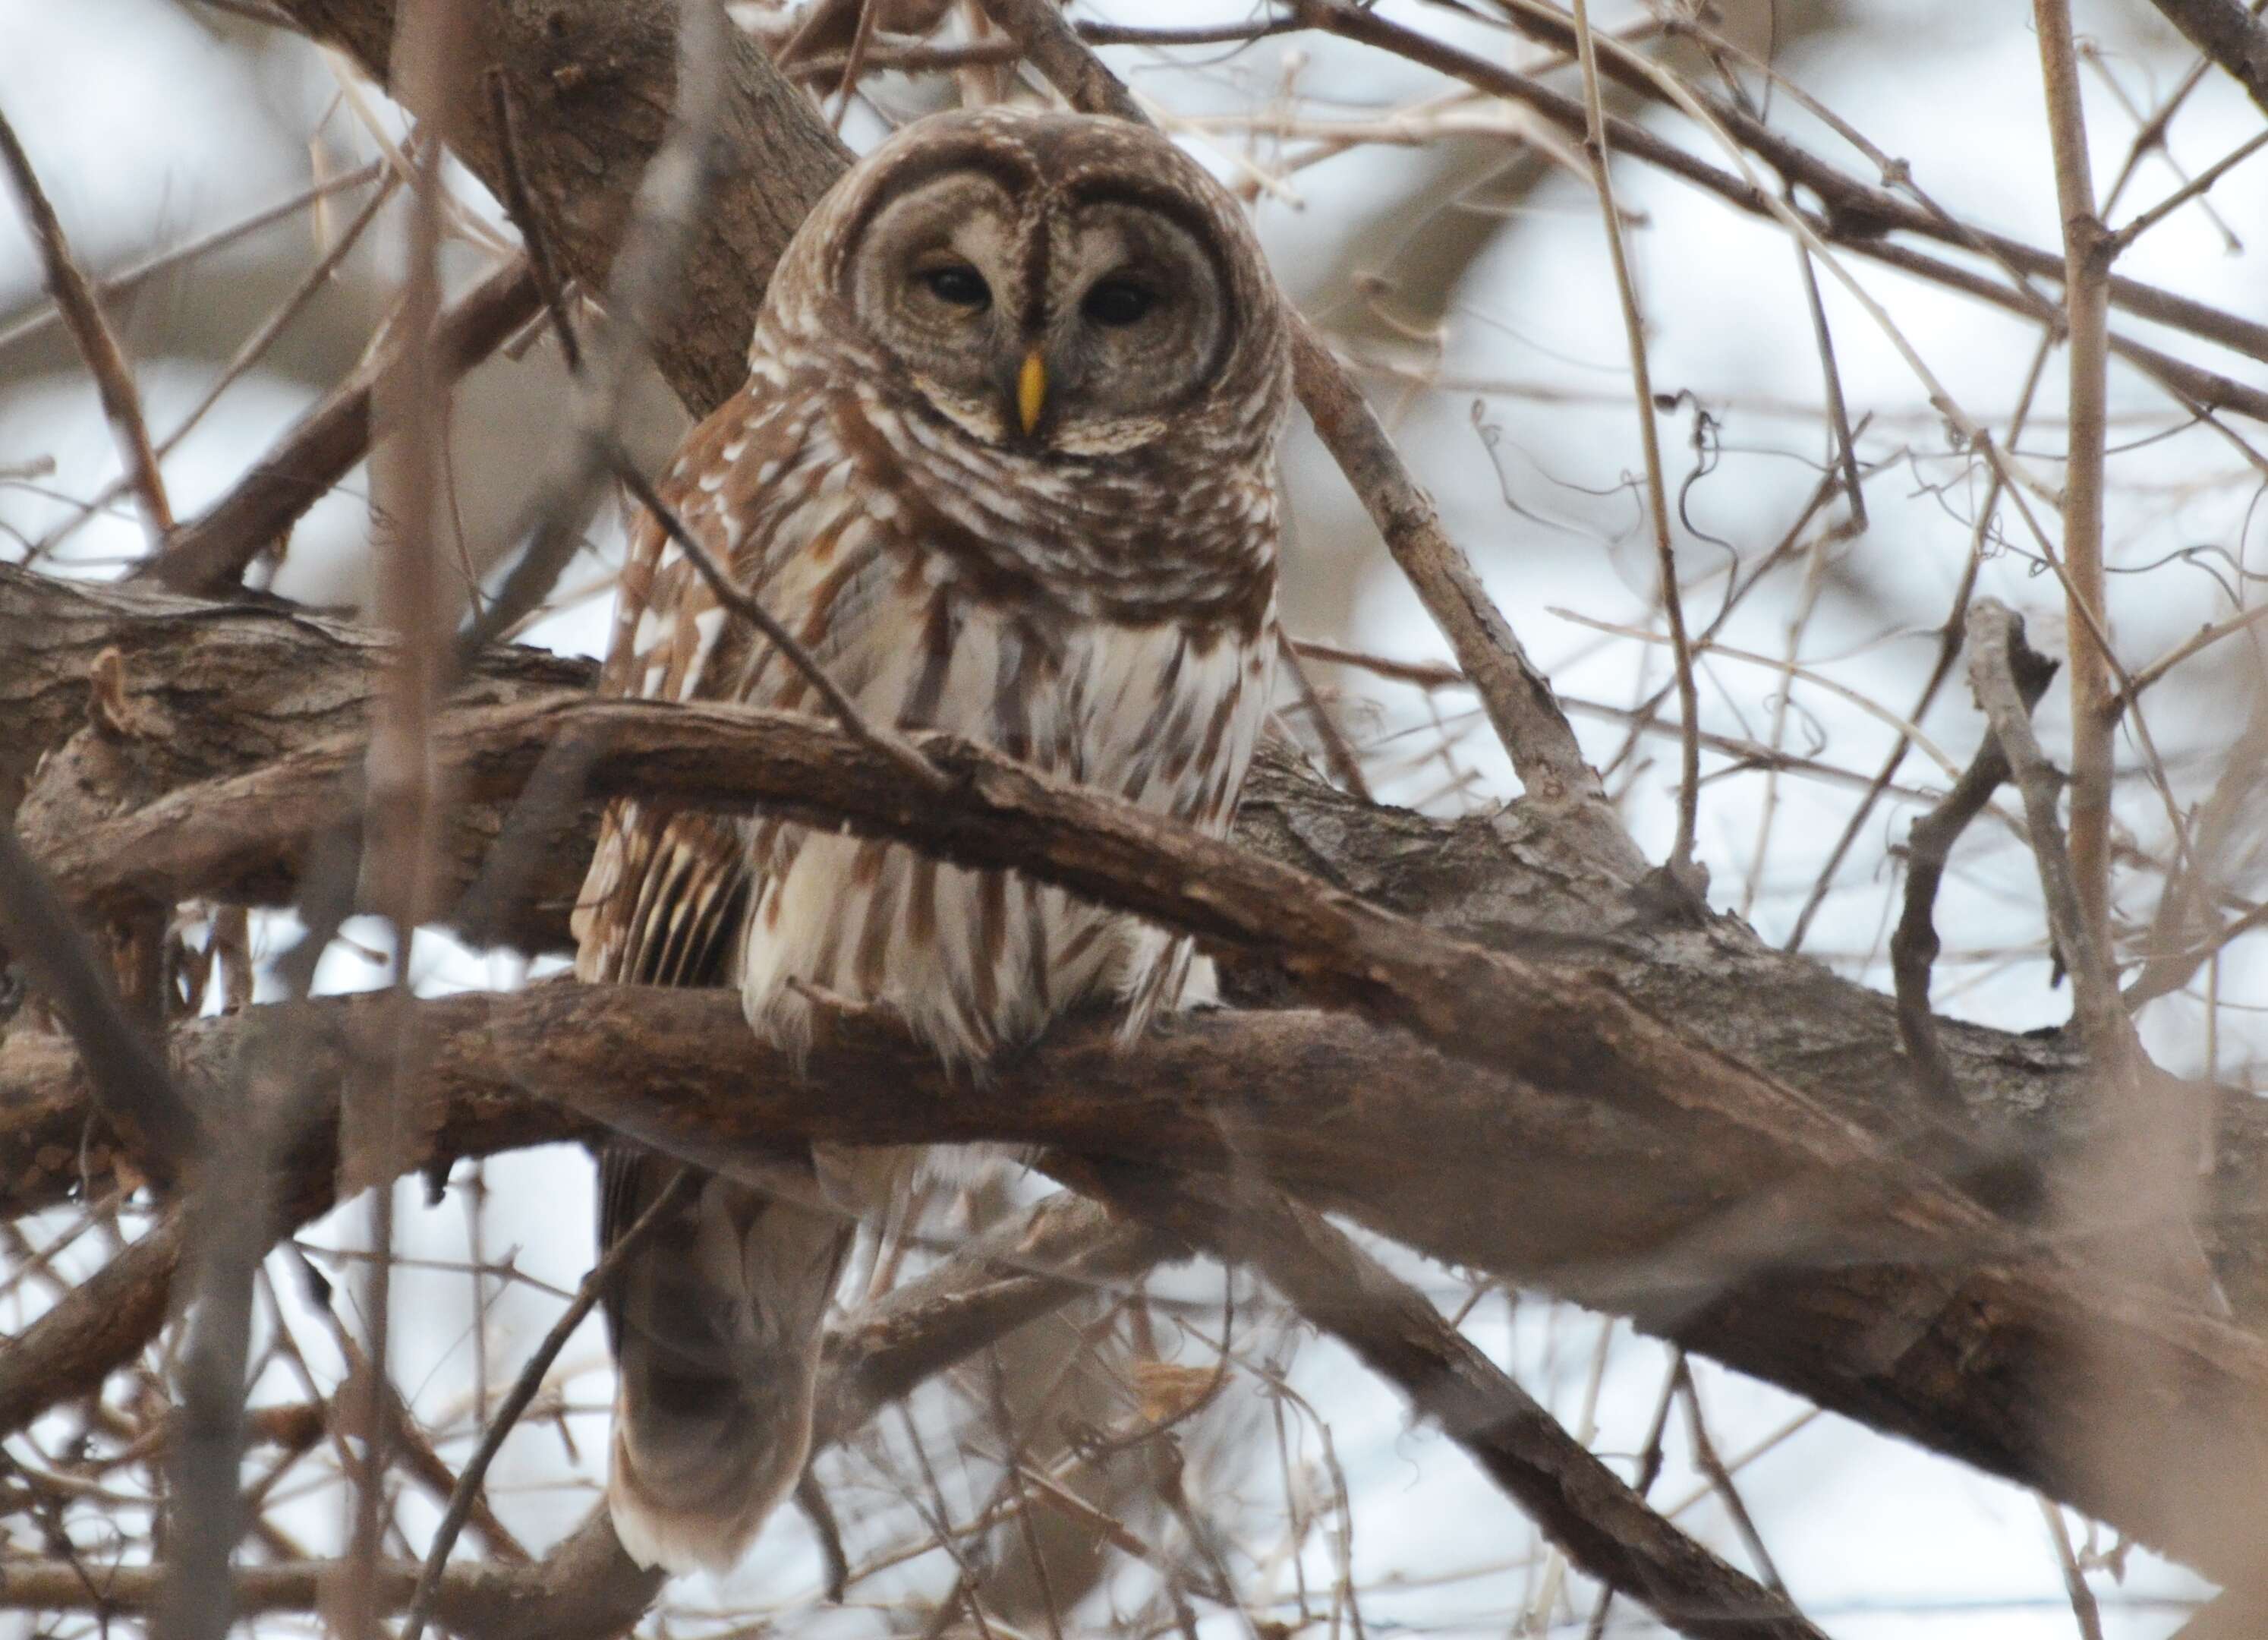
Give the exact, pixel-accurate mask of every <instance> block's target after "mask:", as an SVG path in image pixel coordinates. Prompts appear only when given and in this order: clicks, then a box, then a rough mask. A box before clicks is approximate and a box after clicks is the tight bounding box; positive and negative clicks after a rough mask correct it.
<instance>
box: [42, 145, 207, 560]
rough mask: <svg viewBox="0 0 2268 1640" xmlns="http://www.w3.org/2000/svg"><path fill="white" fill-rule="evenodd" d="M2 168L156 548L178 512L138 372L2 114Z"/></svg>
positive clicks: (171, 526) (51, 294) (50, 291)
mask: <svg viewBox="0 0 2268 1640" xmlns="http://www.w3.org/2000/svg"><path fill="white" fill-rule="evenodd" d="M0 164H4V165H5V166H7V170H8V180H9V181H10V182H11V184H13V185H14V188H15V190H16V203H18V205H19V206H21V207H22V209H23V212H24V217H25V219H26V221H27V222H28V223H30V225H31V228H32V238H33V241H34V242H35V243H36V244H37V245H38V247H39V251H40V268H41V269H42V270H43V271H44V273H45V275H46V277H47V283H48V295H50V296H52V297H54V298H55V306H56V307H58V308H59V309H61V310H62V313H63V322H64V323H65V324H66V325H68V326H69V327H70V333H71V339H72V340H73V341H75V342H76V343H77V344H78V351H79V357H80V358H84V359H85V361H86V367H87V371H88V373H90V374H92V376H93V377H94V386H95V391H96V392H98V393H99V394H100V395H102V413H103V415H104V417H107V419H108V421H109V423H110V430H111V432H112V433H113V434H114V435H115V436H116V438H117V440H118V454H119V459H120V461H121V462H122V465H123V466H124V467H125V469H126V470H127V472H128V474H129V476H131V477H132V478H133V480H134V499H135V500H136V502H137V503H139V505H140V506H141V508H142V521H143V523H144V525H145V526H146V527H147V528H148V529H149V531H150V540H151V544H152V545H153V546H154V545H155V544H156V543H158V542H160V541H162V540H163V539H164V538H165V536H166V531H168V530H170V529H171V528H173V506H171V504H170V503H168V502H167V501H166V481H165V478H164V476H163V475H161V474H160V473H159V472H158V456H157V453H156V452H155V451H154V450H152V449H151V447H150V430H149V428H148V427H147V426H145V425H143V421H142V400H141V396H140V395H138V394H136V392H135V390H134V373H133V372H132V371H131V370H130V369H129V368H128V366H127V363H126V354H125V351H124V350H123V349H122V348H121V347H120V346H119V345H118V338H117V336H115V335H114V334H113V333H112V331H111V329H110V321H108V320H107V319H105V318H104V317H103V316H102V306H101V304H100V303H99V302H98V301H96V300H95V297H94V292H93V290H92V288H91V287H90V286H89V285H88V284H87V279H86V275H85V273H83V272H81V271H80V270H79V266H78V264H77V262H75V261H73V260H72V258H71V249H70V240H67V239H65V238H64V237H63V224H62V223H61V222H59V221H58V220H56V218H55V207H54V206H53V205H51V204H49V203H48V196H47V195H46V193H45V192H44V191H42V190H41V188H40V179H39V177H38V176H37V175H36V174H33V170H32V161H31V159H30V158H29V157H28V156H27V155H26V153H25V152H24V146H23V144H21V143H19V142H18V141H17V140H16V129H15V127H13V126H11V125H10V124H9V123H8V121H7V117H6V116H5V115H0Z"/></svg>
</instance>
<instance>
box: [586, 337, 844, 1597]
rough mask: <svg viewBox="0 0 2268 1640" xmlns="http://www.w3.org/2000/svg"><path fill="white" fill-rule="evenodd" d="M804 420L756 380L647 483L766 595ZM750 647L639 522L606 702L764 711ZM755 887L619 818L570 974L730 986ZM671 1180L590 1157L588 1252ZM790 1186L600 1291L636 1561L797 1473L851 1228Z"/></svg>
mask: <svg viewBox="0 0 2268 1640" xmlns="http://www.w3.org/2000/svg"><path fill="white" fill-rule="evenodd" d="M815 419H816V418H815V415H814V413H813V412H812V411H810V410H807V409H806V408H805V407H803V406H801V405H799V404H798V403H794V402H792V401H791V400H790V399H789V398H788V397H786V396H785V395H782V394H780V393H779V392H778V391H777V389H776V388H773V387H772V386H771V385H770V383H768V382H766V381H764V380H762V379H761V378H759V379H757V380H752V381H751V382H750V384H749V385H748V387H747V388H744V389H743V390H742V391H741V393H740V394H739V395H736V396H735V397H734V398H733V399H732V400H730V401H728V402H727V403H725V405H724V406H722V407H721V408H720V409H718V411H717V412H716V413H715V414H714V415H712V416H711V417H709V418H708V420H707V421H705V422H703V424H702V425H701V426H699V427H698V428H696V430H695V431H694V432H693V433H692V434H691V435H690V436H689V438H688V439H687V440H686V442H685V445H684V447H683V448H682V450H681V453H680V455H679V457H678V460H677V461H676V462H675V463H674V465H673V467H672V468H671V469H670V471H669V472H668V473H667V474H666V476H665V477H664V479H663V481H662V483H661V484H660V485H659V493H660V495H661V498H662V499H663V500H664V501H665V502H666V503H667V504H668V506H669V507H670V509H671V511H673V512H674V513H676V514H677V515H678V517H679V518H680V519H681V521H683V523H684V525H685V527H686V528H687V529H688V530H689V532H690V533H691V534H692V535H693V536H694V537H695V538H696V540H698V541H700V542H701V543H703V545H704V546H705V547H706V548H707V549H708V550H709V552H710V554H711V557H712V558H716V559H717V560H718V562H719V563H720V564H722V565H725V568H726V570H727V571H728V573H730V574H731V575H732V577H733V580H734V581H735V583H736V584H737V585H739V586H740V587H745V588H747V589H749V590H750V591H751V592H753V593H755V595H758V596H762V595H763V590H764V588H765V587H767V586H768V585H770V584H771V583H772V582H773V581H774V580H776V579H777V577H778V574H779V572H780V570H781V568H782V567H783V565H785V564H787V563H788V562H790V561H792V560H793V559H795V558H798V557H799V556H800V555H804V554H806V553H807V552H808V550H809V548H810V544H811V543H810V532H809V531H808V530H807V529H805V528H800V527H799V520H798V518H797V516H796V514H797V513H798V510H799V509H798V507H797V505H796V500H795V498H796V497H797V495H798V494H799V492H800V487H801V486H802V485H803V484H805V483H806V478H807V476H808V472H807V469H809V468H810V467H811V466H812V465H813V464H814V462H825V461H826V460H827V456H828V453H827V452H825V451H823V450H820V449H817V448H814V445H813V440H812V434H813V431H814V423H815ZM806 521H807V520H806ZM796 579H797V578H796V577H793V576H790V577H788V578H787V580H789V581H790V582H791V583H793V582H794V581H795V580H796ZM783 613H784V614H785V615H786V616H788V617H790V618H791V619H792V618H793V617H794V616H795V615H796V613H797V611H795V610H792V609H789V610H784V611H783ZM751 643H752V639H751V637H750V635H749V634H748V633H747V632H746V631H745V630H743V629H742V627H741V625H740V623H737V622H733V623H731V624H728V622H727V612H726V611H725V609H723V608H722V607H721V606H720V605H719V604H718V602H717V600H716V598H715V596H714V595H713V594H711V591H710V589H709V587H708V584H707V583H706V582H705V581H704V580H703V579H702V578H701V577H700V575H699V573H697V572H696V570H695V569H694V567H693V565H691V564H690V563H689V561H687V560H686V559H685V558H683V557H682V555H681V553H679V552H678V550H676V549H675V547H674V544H673V543H670V541H669V540H668V538H667V536H666V534H665V532H664V531H663V529H662V528H661V526H660V524H659V522H658V521H656V520H655V519H654V518H652V516H650V515H647V516H642V517H641V518H640V519H639V521H638V523H637V528H635V530H634V531H633V532H632V536H631V541H630V555H629V558H628V560H627V562H626V563H625V565H624V566H623V572H622V586H621V591H620V594H619V597H618V602H617V610H616V616H615V630H614V634H613V638H612V640H611V642H610V645H609V647H608V655H607V660H606V663H605V666H604V667H603V669H601V672H600V692H602V693H604V694H609V695H614V696H618V697H629V698H644V699H660V700H700V699H712V700H713V699H737V700H744V701H748V702H750V703H751V704H761V705H770V704H776V697H777V693H778V684H777V679H776V678H775V677H772V676H767V675H768V674H770V673H772V672H773V671H774V670H775V669H771V668H768V667H763V666H755V665H752V664H751V660H752V652H751ZM754 880H755V873H754V870H753V868H752V867H751V864H750V855H749V848H748V838H747V823H746V822H744V821H741V820H738V819H735V818H733V816H725V815H721V814H717V813H714V812H711V811H704V810H697V809H671V808H669V807H667V806H665V805H658V804H655V803H652V802H644V801H642V800H639V799H634V798H625V799H622V800H619V801H617V802H615V803H613V804H611V805H610V806H609V808H608V812H607V816H606V818H605V821H604V823H603V825H602V827H601V830H600V838H599V844H598V847H597V850H596V852H595V853H593V857H592V861H591V868H590V873H589V875H588V876H587V877H586V878H585V885H584V890H583V893H582V896H581V898H580V899H579V900H578V905H577V908H576V912H575V932H576V938H577V950H576V963H575V971H576V975H577V977H578V979H585V980H606V981H614V982H616V983H621V984H632V985H669V986H717V985H724V984H727V983H730V982H731V981H732V979H733V969H734V967H735V965H736V960H737V952H738V948H739V936H740V931H741V925H742V923H743V922H744V920H746V917H747V907H748V905H749V903H750V895H751V891H752V889H753V887H754V886H755V881H754ZM673 1172H674V1169H673V1168H672V1167H671V1166H670V1165H669V1164H667V1163H666V1161H665V1160H663V1159H662V1158H659V1157H657V1156H652V1155H650V1154H648V1153H646V1152H645V1151H643V1150H640V1149H635V1148H630V1147H625V1146H619V1145H618V1146H610V1147H608V1149H606V1150H604V1151H603V1152H602V1153H601V1155H600V1199H599V1245H600V1251H601V1252H604V1250H605V1249H607V1248H608V1247H610V1246H612V1245H614V1243H615V1241H616V1240H617V1239H619V1238H620V1237H622V1234H623V1233H624V1232H625V1231H626V1230H628V1229H629V1228H630V1225H631V1224H633V1223H636V1222H637V1219H638V1218H639V1217H640V1216H641V1215H643V1213H644V1210H645V1208H647V1207H648V1206H649V1205H650V1204H651V1203H652V1201H653V1200H655V1199H656V1198H657V1197H658V1196H659V1194H660V1193H661V1191H662V1190H663V1188H664V1187H665V1186H666V1184H667V1181H668V1179H669V1178H670V1177H671V1175H672V1174H673ZM782 1175H783V1181H784V1188H783V1190H782V1192H781V1193H767V1192H762V1191H757V1190H754V1189H750V1188H748V1187H747V1186H743V1185H739V1184H732V1183H727V1182H726V1181H725V1180H722V1179H715V1178H711V1179H708V1180H706V1181H704V1182H703V1186H702V1187H701V1188H700V1189H699V1191H697V1192H696V1193H695V1195H694V1196H693V1197H692V1198H691V1199H690V1200H688V1201H687V1202H685V1203H684V1204H683V1205H681V1207H679V1208H676V1209H675V1210H674V1211H673V1212H672V1213H671V1214H670V1215H668V1217H667V1218H666V1220H665V1221H664V1222H663V1223H659V1224H658V1225H657V1226H656V1227H655V1229H654V1231H653V1234H652V1241H651V1242H649V1243H648V1244H647V1245H645V1246H644V1247H643V1248H641V1249H640V1251H639V1252H638V1253H637V1255H636V1256H635V1257H633V1258H632V1259H631V1260H629V1261H628V1262H627V1263H626V1264H625V1265H624V1266H623V1267H622V1270H621V1272H620V1274H618V1276H617V1278H616V1280H615V1282H613V1283H612V1284H611V1286H610V1290H609V1291H608V1294H607V1295H606V1315H607V1323H608V1338H609V1341H610V1342H611V1343H612V1344H613V1346H614V1349H615V1357H616V1361H617V1363H618V1367H619V1374H618V1379H617V1389H616V1402H615V1437H614V1445H613V1453H612V1460H611V1469H612V1472H611V1474H610V1478H609V1483H608V1501H609V1503H610V1504H611V1506H612V1509H613V1513H614V1517H615V1529H616V1532H617V1534H618V1535H619V1536H620V1537H621V1539H622V1543H623V1546H624V1548H627V1549H628V1550H630V1553H631V1555H633V1556H635V1557H636V1558H637V1559H638V1560H639V1561H640V1562H643V1563H645V1564H653V1563H655V1562H661V1563H664V1564H666V1565H668V1566H669V1567H671V1569H673V1570H684V1569H686V1568H687V1567H689V1566H690V1565H693V1564H707V1565H711V1566H718V1565H722V1564H725V1563H728V1562H730V1561H731V1560H733V1558H735V1557H736V1556H737V1555H739V1554H740V1551H741V1549H742V1548H745V1547H746V1545H747V1541H748V1540H749V1539H750V1538H751V1537H752V1536H753V1535H754V1533H755V1531H756V1529H757V1528H758V1527H759V1526H760V1525H762V1521H763V1518H764V1517H765V1516H766V1515H768V1514H769V1513H770V1511H771V1509H772V1508H773V1506H774V1505H775V1504H776V1503H777V1502H778V1500H779V1498H780V1497H781V1496H783V1495H784V1492H785V1490H786V1489H788V1488H790V1487H792V1485H793V1483H794V1481H795V1479H796V1476H797V1475H798V1474H799V1473H800V1472H801V1468H802V1463H803V1458H804V1452H805V1448H806V1443H807V1441H808V1426H809V1420H810V1413H809V1407H808V1404H807V1403H808V1399H809V1395H810V1385H811V1379H812V1375H813V1373H814V1370H815V1369H816V1365H817V1348H818V1340H819V1335H820V1334H819V1327H820V1322H821V1319H822V1317H823V1316H824V1313H825V1309H826V1304H827V1302H828V1298H829V1296H831V1295H832V1293H833V1291H834V1287H835V1281H836V1273H837V1272H838V1271H839V1269H840V1267H841V1263H842V1260H843V1254H844V1252H845V1251H846V1250H847V1247H848V1245H849V1240H850V1234H849V1231H850V1227H849V1226H848V1225H847V1223H845V1222H844V1221H843V1220H842V1219H841V1218H840V1217H839V1216H838V1215H833V1214H828V1213H822V1212H814V1211H812V1210H810V1209H808V1208H804V1207H801V1206H799V1205H797V1200H796V1199H797V1198H798V1197H799V1196H808V1195H809V1194H812V1193H814V1190H813V1187H812V1186H811V1183H810V1172H809V1166H808V1161H807V1158H800V1157H794V1156H789V1157H784V1158H783V1162H782ZM797 1175H800V1178H798V1177H797Z"/></svg>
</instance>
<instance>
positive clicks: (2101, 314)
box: [2032, 0, 2235, 962]
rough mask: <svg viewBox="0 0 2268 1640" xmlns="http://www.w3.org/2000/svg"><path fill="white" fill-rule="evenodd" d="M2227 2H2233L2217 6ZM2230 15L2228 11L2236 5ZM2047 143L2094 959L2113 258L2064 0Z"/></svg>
mask: <svg viewBox="0 0 2268 1640" xmlns="http://www.w3.org/2000/svg"><path fill="white" fill-rule="evenodd" d="M2223 3H2224V4H2230V0H2223ZM2230 9H2231V10H2232V11H2234V10H2235V6H2234V4H2230ZM2032 17H2033V22H2034V26H2035V27H2034V32H2035V33H2037V34H2038V36H2039V42H2040V67H2041V78H2043V81H2044V82H2045V84H2046V87H2047V107H2048V135H2049V137H2050V139H2051V142H2052V144H2054V149H2055V174H2056V197H2057V200H2058V203H2059V204H2060V205H2061V207H2062V213H2063V236H2064V268H2065V273H2064V302H2065V316H2066V325H2067V327H2068V343H2069V346H2070V350H2071V356H2070V366H2071V368H2070V376H2071V392H2070V406H2071V408H2070V422H2071V428H2070V433H2069V445H2068V448H2069V456H2068V461H2067V463H2066V469H2065V473H2064V491H2063V558H2064V566H2065V572H2066V590H2067V593H2068V595H2069V597H2070V601H2071V604H2072V609H2071V719H2072V731H2071V733H2072V757H2071V868H2072V872H2073V877H2074V880H2075V883H2076V886H2077V889H2078V893H2079V914H2080V919H2081V920H2082V921H2083V923H2084V925H2085V928H2086V932H2087V938H2088V944H2089V946H2090V947H2091V948H2092V949H2093V950H2094V951H2095V952H2096V953H2097V954H2098V955H2099V956H2100V957H2101V958H2102V960H2103V961H2105V962H2108V961H2109V960H2110V956H2111V944H2110V776H2111V738H2110V737H2111V730H2112V720H2111V715H2110V704H2111V701H2112V699H2113V698H2114V695H2115V692H2116V691H2115V689H2114V687H2113V683H2112V678H2111V666H2110V654H2108V646H2109V632H2110V606H2109V605H2108V604H2107V603H2106V602H2104V597H2103V577H2102V478H2103V448H2104V437H2105V435H2104V428H2103V417H2104V413H2105V409H2106V404H2105V400H2106V395H2107V393H2108V374H2107V372H2108V368H2109V362H2110V356H2109V353H2108V351H2107V345H2108V341H2109V336H2110V285H2109V280H2110V256H2111V255H2112V252H2113V249H2114V247H2113V246H2112V244H2111V241H2110V233H2109V232H2108V231H2107V230H2106V229H2105V228H2104V227H2103V225H2102V219H2101V218H2099V217H2097V216H2096V215H2095V182H2094V177H2093V173H2092V172H2091V171H2090V169H2089V168H2088V154H2087V119H2086V112H2085V110H2084V108H2083V107H2082V106H2081V103H2080V86H2079V58H2078V54H2077V51H2076V49H2075V48H2074V46H2073V40H2072V22H2071V5H2070V0H2033V6H2032Z"/></svg>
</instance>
